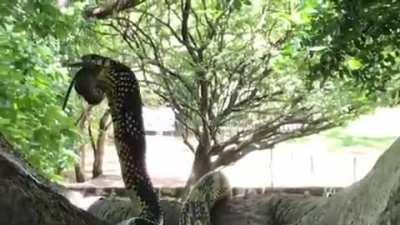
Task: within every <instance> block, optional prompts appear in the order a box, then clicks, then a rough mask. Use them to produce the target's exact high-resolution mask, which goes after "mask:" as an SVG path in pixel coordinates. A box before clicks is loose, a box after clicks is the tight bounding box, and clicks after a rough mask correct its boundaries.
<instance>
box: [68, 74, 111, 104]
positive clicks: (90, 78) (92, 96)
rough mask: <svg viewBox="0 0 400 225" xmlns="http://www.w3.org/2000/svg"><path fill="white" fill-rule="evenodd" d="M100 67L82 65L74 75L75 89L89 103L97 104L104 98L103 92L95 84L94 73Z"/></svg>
mask: <svg viewBox="0 0 400 225" xmlns="http://www.w3.org/2000/svg"><path fill="white" fill-rule="evenodd" d="M99 72H100V69H98V68H96V67H92V68H90V67H83V68H82V69H80V70H79V71H78V72H77V73H76V75H75V85H74V86H75V90H76V92H77V93H78V94H79V95H81V96H82V97H83V98H84V99H85V100H86V101H87V102H88V103H89V104H91V105H97V104H100V102H101V101H103V99H104V98H105V94H104V92H103V91H102V90H101V89H100V88H99V87H98V86H97V85H98V81H97V79H96V74H98V73H99Z"/></svg>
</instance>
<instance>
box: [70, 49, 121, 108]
mask: <svg viewBox="0 0 400 225" xmlns="http://www.w3.org/2000/svg"><path fill="white" fill-rule="evenodd" d="M113 63H114V61H113V60H111V59H109V58H107V57H103V56H100V55H96V54H90V55H84V56H83V57H82V58H81V61H80V62H77V63H71V64H68V66H70V67H81V69H80V70H79V71H78V72H77V73H76V74H75V77H74V79H73V80H72V82H71V84H70V87H69V89H68V92H67V95H66V98H65V100H64V105H63V109H64V108H65V106H66V104H67V101H68V97H69V94H70V92H71V89H72V86H74V87H75V90H76V92H77V93H78V94H79V95H81V96H82V97H83V98H84V99H85V100H86V101H87V102H88V103H89V104H91V105H97V104H100V103H101V101H103V99H104V98H105V91H106V89H107V85H106V83H105V82H104V80H105V77H106V76H107V74H108V72H109V71H110V67H111V66H112V64H113Z"/></svg>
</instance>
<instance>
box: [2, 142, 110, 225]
mask: <svg viewBox="0 0 400 225" xmlns="http://www.w3.org/2000/svg"><path fill="white" fill-rule="evenodd" d="M11 152H13V151H12V150H11V147H10V145H8V144H7V142H6V141H5V140H4V139H3V138H2V137H1V136H0V224H1V225H106V224H107V223H105V222H102V221H100V220H99V219H96V218H95V217H94V216H92V215H90V214H88V213H86V212H85V211H82V210H80V209H78V208H76V207H74V206H73V205H71V204H70V203H69V202H68V200H67V199H65V198H64V197H63V196H61V195H59V194H57V193H56V188H57V187H56V186H54V185H52V186H49V185H46V184H45V183H47V182H46V181H45V180H44V179H41V178H38V176H37V175H35V174H33V173H32V172H31V170H30V169H29V166H27V165H26V164H25V163H23V162H22V161H20V160H19V159H18V158H16V157H15V156H14V155H13V154H11Z"/></svg>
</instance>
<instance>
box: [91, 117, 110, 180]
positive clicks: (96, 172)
mask: <svg viewBox="0 0 400 225" xmlns="http://www.w3.org/2000/svg"><path fill="white" fill-rule="evenodd" d="M109 119H110V111H109V110H107V111H106V112H105V113H104V114H103V116H102V117H101V119H100V122H99V134H98V135H97V141H96V148H94V149H93V153H94V161H93V170H92V175H93V178H96V177H98V176H100V175H102V174H103V158H104V148H105V143H106V137H107V130H108V128H109V127H110V124H111V123H109V122H108V120H109Z"/></svg>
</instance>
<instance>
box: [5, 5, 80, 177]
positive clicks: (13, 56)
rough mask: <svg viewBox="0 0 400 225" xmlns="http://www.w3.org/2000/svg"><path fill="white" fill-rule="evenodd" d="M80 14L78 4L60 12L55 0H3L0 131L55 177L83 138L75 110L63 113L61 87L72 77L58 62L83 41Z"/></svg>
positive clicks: (71, 158)
mask: <svg viewBox="0 0 400 225" xmlns="http://www.w3.org/2000/svg"><path fill="white" fill-rule="evenodd" d="M79 12H80V10H79V8H78V5H76V7H75V8H69V9H68V10H65V11H63V12H61V11H60V10H59V9H58V8H57V7H56V6H55V5H54V1H40V2H38V1H3V2H2V4H1V10H0V17H1V19H0V50H1V52H2V54H1V56H0V60H1V65H0V80H1V82H0V89H1V90H0V108H1V110H0V129H1V131H2V133H3V134H4V135H5V136H6V137H7V138H8V139H9V140H10V141H11V142H12V143H14V144H15V145H18V147H19V148H18V149H19V150H20V151H21V152H22V155H23V156H24V157H25V158H26V159H28V160H29V162H30V163H31V164H32V165H33V166H34V167H35V168H36V169H38V170H39V172H40V173H42V174H45V175H46V176H48V177H52V178H54V179H60V176H59V173H60V172H61V171H63V170H64V169H66V168H68V167H70V166H71V165H73V162H74V161H75V158H76V155H75V153H74V148H75V147H76V146H77V144H78V142H79V134H78V132H77V130H76V128H75V124H74V120H73V119H71V117H70V116H69V115H74V114H75V113H76V111H75V110H69V112H68V114H67V113H64V112H63V111H62V109H61V104H62V99H63V93H62V92H60V91H59V90H62V89H64V87H65V86H66V85H67V82H68V80H69V79H68V76H67V71H66V70H65V68H63V67H62V65H61V64H60V60H62V59H63V58H65V57H68V56H69V55H70V56H71V55H73V52H74V51H75V50H76V49H75V48H74V47H77V48H78V45H79V43H80V41H83V38H82V39H80V37H78V36H77V35H76V34H78V33H80V32H83V31H84V30H85V29H83V27H84V24H86V22H85V21H84V20H83V19H79V18H80V14H79ZM77 18H78V19H77ZM73 43H74V44H77V45H76V46H71V44H73ZM72 118H73V117H72Z"/></svg>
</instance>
